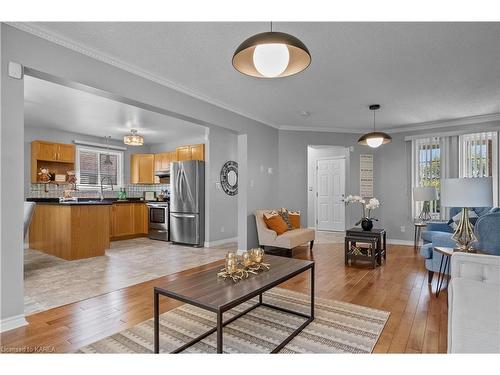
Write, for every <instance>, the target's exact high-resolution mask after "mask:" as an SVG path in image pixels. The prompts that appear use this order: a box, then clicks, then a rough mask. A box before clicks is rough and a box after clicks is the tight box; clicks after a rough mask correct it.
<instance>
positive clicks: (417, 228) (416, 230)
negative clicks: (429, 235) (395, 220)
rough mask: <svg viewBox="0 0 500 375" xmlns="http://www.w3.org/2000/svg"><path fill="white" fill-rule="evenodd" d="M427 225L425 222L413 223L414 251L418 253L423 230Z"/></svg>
mask: <svg viewBox="0 0 500 375" xmlns="http://www.w3.org/2000/svg"><path fill="white" fill-rule="evenodd" d="M426 226H427V223H425V222H414V223H413V236H414V237H413V251H414V252H415V253H416V252H417V250H418V244H419V243H420V235H421V234H422V228H425V227H426Z"/></svg>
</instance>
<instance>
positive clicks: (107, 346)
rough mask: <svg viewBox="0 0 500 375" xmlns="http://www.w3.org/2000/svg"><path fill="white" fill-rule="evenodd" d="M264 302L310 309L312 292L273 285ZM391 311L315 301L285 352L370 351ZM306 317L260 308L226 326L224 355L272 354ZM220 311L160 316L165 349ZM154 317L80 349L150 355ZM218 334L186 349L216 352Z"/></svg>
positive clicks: (188, 309)
mask: <svg viewBox="0 0 500 375" xmlns="http://www.w3.org/2000/svg"><path fill="white" fill-rule="evenodd" d="M263 299H264V302H267V303H270V304H273V305H277V306H282V307H286V308H288V309H293V310H296V311H302V312H304V313H307V312H308V311H309V296H308V295H306V294H302V293H297V292H293V291H289V290H286V289H282V288H274V289H272V290H270V291H268V292H266V293H265V294H264V298H263ZM254 302H257V300H252V301H249V302H247V303H244V304H242V305H240V306H238V307H237V308H235V309H233V310H231V311H228V312H227V313H225V314H224V317H225V318H228V317H230V316H232V315H234V314H236V313H238V312H240V311H243V310H244V309H246V308H248V307H250V306H251V304H252V303H254ZM388 318H389V313H388V312H386V311H381V310H375V309H371V308H368V307H363V306H359V305H353V304H350V303H345V302H339V301H332V300H326V299H320V298H316V299H315V319H314V321H313V322H311V323H310V324H309V325H308V326H307V327H306V328H305V329H304V330H303V331H302V332H301V333H300V334H299V335H298V336H296V337H295V338H294V339H293V340H292V341H291V342H289V343H288V345H286V346H285V347H284V348H283V349H282V350H281V353H371V352H372V350H373V348H374V346H375V344H376V343H377V340H378V338H379V336H380V334H381V332H382V329H383V328H384V325H385V323H386V322H387V319H388ZM304 320H305V319H304V318H301V317H297V316H294V315H291V314H287V313H283V312H280V311H277V310H273V309H269V308H267V307H262V306H260V307H258V308H256V309H255V310H252V311H251V312H249V313H248V314H246V315H243V316H242V317H240V318H239V319H237V320H235V321H234V322H232V323H230V324H228V325H227V326H226V327H224V336H223V337H224V339H223V340H224V352H225V353H269V352H270V351H271V350H272V349H274V348H275V347H276V346H277V345H278V344H279V343H280V342H281V341H283V339H284V338H286V337H287V336H288V335H289V334H290V333H291V332H293V331H294V329H295V328H297V327H298V326H299V325H300V324H301V323H302V322H304ZM215 325H216V321H215V314H214V313H211V312H208V311H205V310H202V309H200V308H197V307H194V306H190V305H187V304H185V305H182V306H180V307H178V308H176V309H173V310H171V311H168V312H166V313H164V314H162V315H161V316H160V350H161V352H166V353H168V352H170V351H172V350H174V349H175V348H178V347H180V346H181V345H183V344H184V343H186V342H188V341H190V340H191V339H192V338H194V337H196V336H198V335H200V334H202V333H204V332H206V331H208V330H209V329H210V328H212V327H215ZM152 350H153V320H152V319H150V320H147V321H145V322H142V323H140V324H138V325H136V326H134V327H132V328H130V329H127V330H125V331H123V332H120V333H117V334H115V335H112V336H109V337H107V338H105V339H102V340H100V341H97V342H95V343H93V344H91V345H88V346H85V347H83V348H81V349H80V350H79V352H80V353H151V352H152ZM215 351H216V334H215V333H214V334H212V335H210V336H208V337H207V338H205V339H204V340H203V341H201V342H199V343H197V344H195V345H193V346H192V347H190V348H188V349H187V350H186V351H185V353H215Z"/></svg>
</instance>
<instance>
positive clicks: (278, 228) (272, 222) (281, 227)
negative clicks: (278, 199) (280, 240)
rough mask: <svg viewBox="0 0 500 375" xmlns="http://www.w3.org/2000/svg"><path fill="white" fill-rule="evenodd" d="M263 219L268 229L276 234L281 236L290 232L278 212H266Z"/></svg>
mask: <svg viewBox="0 0 500 375" xmlns="http://www.w3.org/2000/svg"><path fill="white" fill-rule="evenodd" d="M262 217H263V218H264V222H265V223H266V225H267V227H268V228H269V229H271V230H273V231H275V232H276V234H277V235H278V236H279V235H280V234H283V233H285V232H286V231H287V230H288V226H287V224H286V223H285V221H284V220H283V218H282V217H281V215H280V214H279V213H278V212H276V211H271V212H265V213H264V214H263V215H262Z"/></svg>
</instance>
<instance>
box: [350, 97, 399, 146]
mask: <svg viewBox="0 0 500 375" xmlns="http://www.w3.org/2000/svg"><path fill="white" fill-rule="evenodd" d="M369 108H370V111H373V131H372V132H370V133H366V134H363V135H362V136H361V137H360V138H359V139H358V143H359V144H360V145H365V146H368V147H371V148H377V147H380V146H382V145H385V144H387V143H390V142H391V141H392V137H391V136H390V135H389V134H387V133H384V132H378V131H376V130H375V111H376V110H377V109H380V104H372V105H371V106H370V107H369Z"/></svg>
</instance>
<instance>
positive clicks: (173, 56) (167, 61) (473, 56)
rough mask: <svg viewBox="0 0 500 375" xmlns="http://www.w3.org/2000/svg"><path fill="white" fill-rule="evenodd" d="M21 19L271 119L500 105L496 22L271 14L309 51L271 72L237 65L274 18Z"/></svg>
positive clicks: (357, 125) (439, 114) (458, 111)
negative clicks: (307, 61) (243, 70)
mask: <svg viewBox="0 0 500 375" xmlns="http://www.w3.org/2000/svg"><path fill="white" fill-rule="evenodd" d="M24 26H25V27H31V28H35V29H37V31H38V32H41V35H46V36H47V37H48V36H49V35H50V36H51V37H52V38H55V39H56V40H57V39H59V40H60V41H64V42H69V43H70V44H73V45H75V46H78V47H79V48H84V49H87V50H88V51H89V52H93V53H97V54H100V55H102V56H104V57H107V58H111V59H114V60H117V61H120V62H121V63H124V64H127V65H128V66H129V67H131V68H136V69H137V70H138V71H139V70H140V71H146V72H149V73H150V74H152V75H154V76H156V77H159V78H160V79H161V80H163V81H164V83H165V84H167V85H169V86H171V87H174V88H177V89H179V90H181V91H183V92H187V93H189V94H192V95H194V96H196V97H200V98H202V99H205V100H207V101H209V102H211V103H214V104H217V105H220V106H222V107H225V108H228V109H231V110H233V111H235V112H238V113H241V114H244V115H246V116H248V117H252V118H254V119H257V120H259V121H262V122H265V123H267V124H269V125H271V126H275V127H283V128H297V129H304V128H305V129H308V128H311V129H319V128H321V129H330V130H344V131H353V132H356V131H359V132H362V131H364V130H366V129H369V128H370V127H371V125H372V115H371V113H370V112H369V110H368V105H369V104H372V103H379V104H381V105H382V108H381V110H379V112H378V114H377V125H378V128H379V129H385V130H387V129H395V128H399V129H401V128H403V129H404V127H405V126H406V127H408V126H410V125H414V124H420V123H426V122H433V121H444V120H449V119H457V118H464V117H469V116H479V115H485V114H493V113H500V23H474V22H469V23H342V22H338V23H334V22H328V23H314V22H300V23H281V22H278V23H274V26H273V29H274V30H276V31H282V32H287V33H290V34H293V35H295V36H296V37H298V38H299V39H301V40H302V41H303V42H304V43H305V44H306V46H307V47H308V49H309V51H310V53H311V56H312V63H311V65H310V67H309V68H308V69H307V70H305V71H304V72H302V73H300V74H298V75H296V76H292V77H287V78H281V79H274V80H266V79H258V78H252V77H247V76H244V75H242V74H240V73H238V72H237V71H235V70H234V69H233V67H232V65H231V58H232V54H233V52H234V50H235V49H236V47H237V46H238V45H239V44H240V43H241V42H242V41H243V40H244V39H246V38H248V37H249V36H251V35H253V34H255V33H258V32H262V31H266V30H267V29H268V28H269V23H264V22H259V23H248V22H247V23H235V22H232V23H229V22H225V23H210V22H196V23H152V22H151V23H131V22H128V23H91V22H84V23H66V22H57V23H30V24H27V25H26V24H25V25H24ZM44 33H45V34H44ZM302 111H307V112H308V113H309V115H308V116H303V115H301V112H302Z"/></svg>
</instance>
